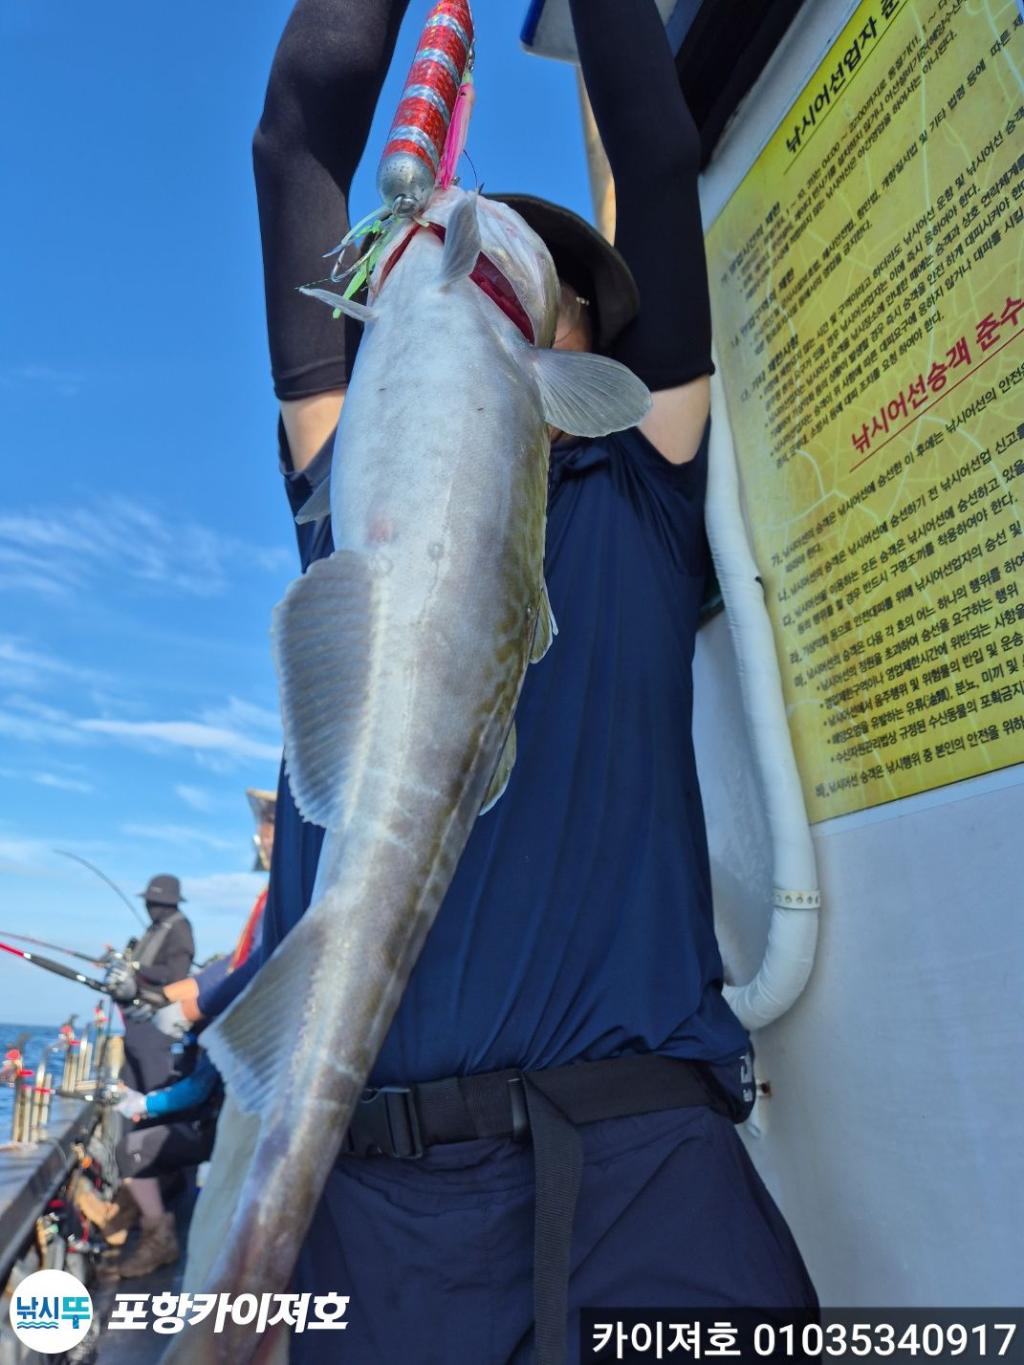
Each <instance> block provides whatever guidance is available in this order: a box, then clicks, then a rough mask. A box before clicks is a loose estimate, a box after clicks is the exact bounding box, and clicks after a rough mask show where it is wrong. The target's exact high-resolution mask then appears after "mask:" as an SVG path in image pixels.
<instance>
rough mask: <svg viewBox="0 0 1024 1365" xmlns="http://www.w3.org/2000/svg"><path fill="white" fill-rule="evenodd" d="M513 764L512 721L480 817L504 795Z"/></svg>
mask: <svg viewBox="0 0 1024 1365" xmlns="http://www.w3.org/2000/svg"><path fill="white" fill-rule="evenodd" d="M515 762H516V723H515V721H513V722H512V725H511V727H510V728H509V732H508V738H507V739H506V740H505V747H504V748H503V749H502V751H501V757H500V758H499V759H498V766H497V767H496V768H495V770H494V776H493V777H492V778H491V785H490V786H489V787H488V788H487V795H486V796H485V797H484V803H483V805H482V806H481V807H480V814H481V815H484V814H486V812H487V811H489V810H490V809H491V807H492V806H493V805H494V804H495V802H496V801H498V800H499V799H500V798H501V796H502V795H503V794H504V791H505V788H506V787H507V786H508V780H509V778H510V777H511V776H512V769H513V768H514V767H515Z"/></svg>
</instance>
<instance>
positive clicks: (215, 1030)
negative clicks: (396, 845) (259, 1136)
mask: <svg viewBox="0 0 1024 1365" xmlns="http://www.w3.org/2000/svg"><path fill="white" fill-rule="evenodd" d="M327 912H328V906H327V904H326V902H323V901H321V902H320V904H319V905H317V906H313V907H312V908H311V909H309V910H307V912H306V913H305V914H304V915H303V916H302V918H301V919H300V920H299V922H298V924H296V926H295V928H294V929H292V930H291V932H290V933H289V934H287V935H286V936H285V938H283V939H282V940H281V942H280V943H279V944H278V946H277V948H276V949H275V950H274V952H273V953H272V954H271V956H270V957H269V958H268V959H267V961H266V962H265V963H264V964H263V966H262V967H261V968H260V970H259V971H258V972H257V974H256V975H255V976H254V977H253V979H252V980H251V981H250V982H249V984H248V986H246V988H245V990H244V991H243V992H242V993H241V995H240V996H239V997H238V999H237V1000H235V1001H233V1003H232V1004H231V1005H230V1006H229V1007H228V1008H227V1009H226V1010H225V1011H224V1013H223V1014H222V1015H221V1016H220V1017H219V1018H218V1019H216V1020H214V1022H213V1023H212V1024H211V1025H210V1026H209V1028H207V1029H205V1030H204V1032H203V1048H204V1050H205V1051H206V1052H207V1053H208V1054H209V1057H210V1061H211V1062H213V1064H214V1066H215V1067H216V1068H217V1070H218V1071H219V1072H220V1074H221V1078H222V1079H223V1081H224V1086H225V1089H226V1090H227V1092H228V1093H229V1094H230V1095H231V1097H232V1099H233V1100H234V1101H235V1103H236V1104H237V1105H238V1107H239V1108H240V1109H241V1110H243V1112H245V1113H247V1114H259V1115H260V1117H261V1118H267V1117H268V1114H269V1111H270V1110H271V1109H272V1107H273V1101H274V1098H275V1092H276V1091H277V1090H278V1088H279V1087H280V1086H281V1085H282V1084H283V1080H284V1078H285V1077H286V1074H287V1071H286V1063H287V1057H286V1052H288V1051H291V1052H294V1051H296V1050H297V1048H298V1043H299V1036H298V1035H299V1034H300V1033H301V1032H302V1029H303V1027H304V1019H305V1017H306V1010H307V1005H308V1002H309V995H310V983H311V982H312V981H313V980H314V979H315V977H316V973H317V966H318V964H319V962H320V961H321V959H322V958H323V956H324V954H325V952H326V950H327V944H328V937H329V934H328V929H329V916H328V913H327ZM283 1065H284V1067H285V1069H284V1070H282V1067H283Z"/></svg>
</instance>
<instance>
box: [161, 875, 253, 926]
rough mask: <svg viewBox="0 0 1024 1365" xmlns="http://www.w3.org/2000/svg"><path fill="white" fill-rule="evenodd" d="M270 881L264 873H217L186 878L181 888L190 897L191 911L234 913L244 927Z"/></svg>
mask: <svg viewBox="0 0 1024 1365" xmlns="http://www.w3.org/2000/svg"><path fill="white" fill-rule="evenodd" d="M266 884H267V877H266V873H263V872H217V873H214V874H213V875H212V876H209V877H182V882H181V889H182V892H183V893H184V895H185V896H187V898H188V914H189V915H190V916H191V917H193V918H195V919H200V918H201V917H202V916H204V915H211V916H212V915H230V916H232V917H233V918H234V919H235V920H236V921H237V923H238V928H239V930H241V928H242V925H243V924H244V922H245V917H246V915H247V914H248V913H249V911H250V910H251V909H252V906H253V902H254V901H255V900H256V897H257V896H258V895H259V894H260V892H261V891H262V890H263V888H264V887H265V886H266Z"/></svg>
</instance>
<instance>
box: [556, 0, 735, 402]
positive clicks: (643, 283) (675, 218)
mask: <svg viewBox="0 0 1024 1365" xmlns="http://www.w3.org/2000/svg"><path fill="white" fill-rule="evenodd" d="M570 4H571V9H572V18H573V25H574V27H575V30H576V39H577V43H578V46H579V53H580V65H581V68H582V71H583V79H584V82H585V83H586V87H587V93H588V95H589V96H590V102H591V104H592V105H593V109H594V118H595V119H596V121H597V127H598V131H599V132H600V134H601V141H602V142H603V143H604V147H605V151H606V152H607V155H608V161H609V164H610V166H611V170H612V176H613V178H614V180H615V199H616V225H615V245H616V246H617V247H618V249H619V250H620V251H621V252H622V254H623V256H624V257H625V259H626V261H627V263H628V264H629V267H630V269H631V270H632V271H633V274H634V276H635V277H636V282H637V285H638V287H639V290H640V314H639V316H638V317H637V319H636V321H635V322H633V323H631V324H630V326H629V327H628V328H627V329H626V331H625V332H624V333H623V334H622V336H621V337H620V338H619V340H618V341H617V342H616V344H615V348H614V352H613V353H614V356H615V359H616V360H621V361H622V362H623V363H624V364H626V365H628V366H629V367H630V369H632V370H633V371H634V372H635V373H636V374H638V375H639V376H640V378H641V379H643V380H644V382H645V383H646V384H647V385H648V386H649V387H650V388H651V389H653V390H658V389H669V388H673V387H674V386H675V385H677V384H684V383H686V382H687V381H689V380H691V379H696V378H697V377H698V376H699V375H702V374H710V373H711V372H712V369H713V366H712V364H711V307H710V303H709V299H708V277H707V264H706V262H705V259H704V233H703V228H702V226H701V218H700V203H699V200H698V197H697V175H698V171H699V168H700V136H699V134H698V132H697V127H696V125H695V123H694V121H693V118H692V116H691V114H690V111H689V109H688V108H687V105H686V100H685V99H684V98H683V93H682V90H681V89H680V87H679V78H678V75H677V73H676V68H675V62H674V60H673V57H672V50H671V48H670V47H669V43H668V39H667V37H666V35H665V29H664V25H663V24H662V21H661V18H660V16H659V14H658V9H657V6H656V4H655V0H570Z"/></svg>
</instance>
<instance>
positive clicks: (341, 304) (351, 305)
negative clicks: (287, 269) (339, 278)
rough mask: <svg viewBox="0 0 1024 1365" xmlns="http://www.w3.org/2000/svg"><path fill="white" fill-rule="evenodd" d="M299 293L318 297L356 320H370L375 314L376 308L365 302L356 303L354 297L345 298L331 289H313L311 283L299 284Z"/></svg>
mask: <svg viewBox="0 0 1024 1365" xmlns="http://www.w3.org/2000/svg"><path fill="white" fill-rule="evenodd" d="M299 293H300V294H307V295H308V296H309V297H310V298H311V299H319V300H320V302H321V303H326V304H327V306H328V307H329V308H336V309H337V311H338V312H339V313H346V314H347V315H348V316H349V317H350V318H355V319H356V321H357V322H372V321H373V320H374V318H375V317H376V316H377V312H376V310H375V309H373V308H367V306H366V304H365V303H356V301H355V299H347V298H346V297H345V295H344V294H336V293H334V291H333V290H331V289H314V288H313V286H312V285H309V284H301V285H299Z"/></svg>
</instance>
